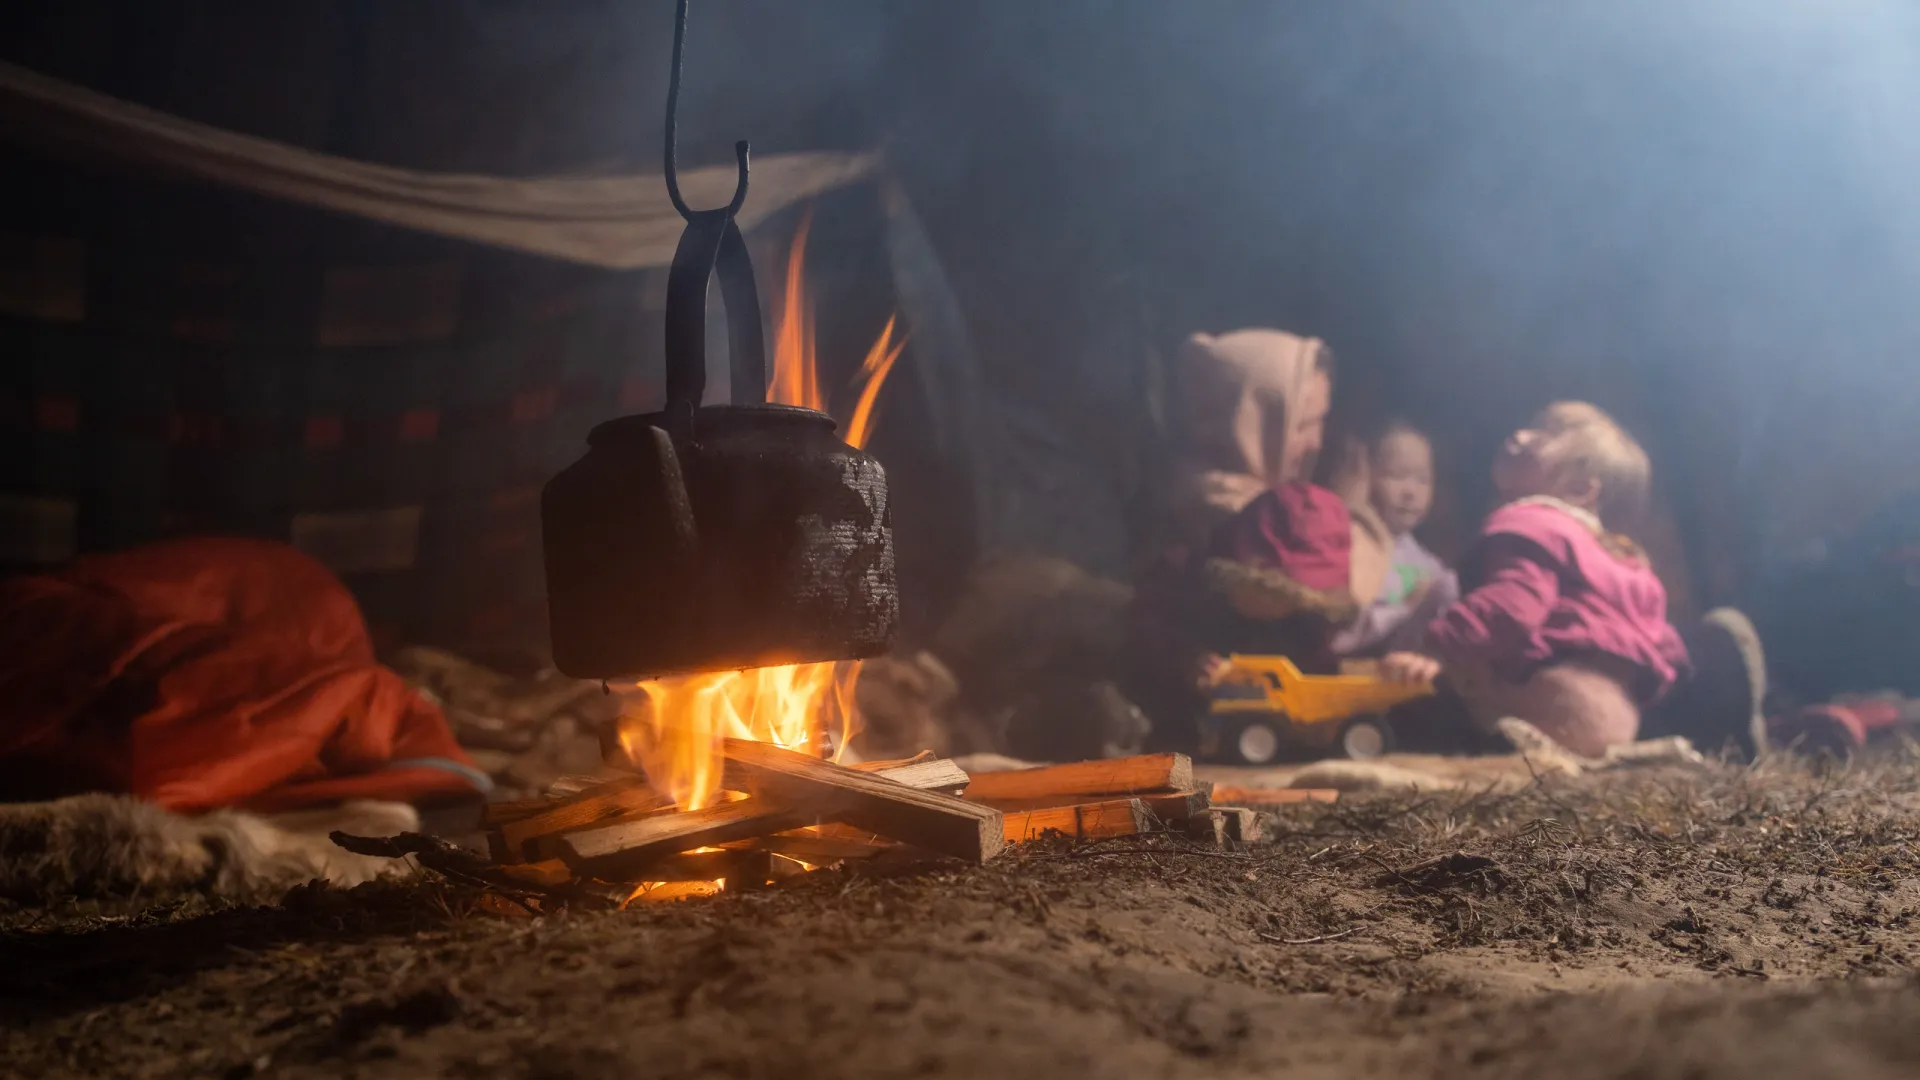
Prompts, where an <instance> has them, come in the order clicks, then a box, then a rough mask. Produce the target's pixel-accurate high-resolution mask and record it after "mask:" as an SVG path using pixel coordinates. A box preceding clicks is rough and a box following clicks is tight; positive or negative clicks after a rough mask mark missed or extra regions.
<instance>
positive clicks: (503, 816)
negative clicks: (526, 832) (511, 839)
mask: <svg viewBox="0 0 1920 1080" xmlns="http://www.w3.org/2000/svg"><path fill="white" fill-rule="evenodd" d="M558 805H560V804H559V802H558V800H555V799H551V798H548V797H546V796H544V795H543V796H540V797H538V798H533V799H508V800H505V801H502V802H495V803H488V804H487V805H486V806H485V808H483V809H482V810H481V811H480V824H482V825H484V826H486V827H487V828H490V829H497V828H499V827H500V826H502V825H505V824H506V823H507V822H509V821H519V820H520V819H522V818H530V817H532V816H533V815H535V814H540V813H545V812H546V811H548V810H551V809H553V808H554V807H556V806H558Z"/></svg>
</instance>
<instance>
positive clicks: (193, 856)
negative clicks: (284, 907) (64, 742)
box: [0, 795, 420, 904]
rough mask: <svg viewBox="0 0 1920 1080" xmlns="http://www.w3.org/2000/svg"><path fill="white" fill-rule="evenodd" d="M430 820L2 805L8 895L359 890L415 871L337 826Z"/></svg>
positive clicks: (395, 828) (363, 829)
mask: <svg viewBox="0 0 1920 1080" xmlns="http://www.w3.org/2000/svg"><path fill="white" fill-rule="evenodd" d="M419 826H420V817H419V815H418V814H417V813H415V812H414V809H413V807H411V806H408V805H406V804H405V803H389V802H370V801H363V802H350V803H345V804H342V805H340V806H338V807H328V808H325V809H319V810H305V811H299V812H296V813H287V814H274V815H271V816H266V815H259V814H248V813H243V812H241V811H237V810H220V811H215V812H213V813H210V814H204V815H200V816H197V817H187V816H184V815H181V814H175V813H170V812H169V811H166V810H162V809H161V808H159V807H157V806H154V805H153V804H151V803H147V802H142V801H141V800H139V799H135V798H132V797H129V796H125V795H76V796H73V797H71V798H66V799H57V800H55V801H53V802H38V803H9V804H0V896H4V897H6V898H8V899H11V900H15V901H19V902H22V903H29V904H45V903H49V902H53V901H56V900H60V899H64V898H68V897H74V898H80V899H98V900H122V899H129V898H132V897H136V896H137V897H141V898H147V899H152V898H156V897H159V896H164V895H179V894H186V893H199V894H202V895H205V896H208V897H211V898H215V899H221V900H231V901H236V902H241V903H248V902H256V901H263V900H269V899H274V898H277V897H278V896H280V895H281V894H282V893H284V892H285V891H286V890H287V889H290V888H292V887H293V886H295V885H301V884H305V883H306V882H309V881H313V880H315V879H320V880H324V881H327V882H330V883H332V884H335V885H339V886H342V887H349V886H353V885H358V884H360V883H362V882H366V881H371V880H373V879H374V878H377V877H390V876H397V875H405V874H409V873H412V872H413V870H414V867H413V865H412V862H411V861H410V860H401V859H380V858H371V857H368V856H364V855H353V854H350V853H348V852H345V851H342V850H341V849H339V848H338V847H336V846H334V844H333V842H332V841H331V840H329V839H327V834H328V833H329V832H331V831H332V830H334V829H341V830H344V831H346V832H350V833H354V834H356V835H360V836H392V835H394V834H396V833H402V832H410V831H413V830H415V829H418V828H419Z"/></svg>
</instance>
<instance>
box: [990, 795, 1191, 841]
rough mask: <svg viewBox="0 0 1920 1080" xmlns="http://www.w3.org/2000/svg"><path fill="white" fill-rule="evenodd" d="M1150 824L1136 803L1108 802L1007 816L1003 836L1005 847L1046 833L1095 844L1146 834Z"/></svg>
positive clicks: (1149, 817) (1150, 817) (1142, 806)
mask: <svg viewBox="0 0 1920 1080" xmlns="http://www.w3.org/2000/svg"><path fill="white" fill-rule="evenodd" d="M1153 821H1154V819H1153V815H1152V812H1151V811H1149V810H1148V809H1147V807H1146V804H1145V803H1143V802H1142V801H1140V800H1139V799H1109V800H1107V801H1105V802H1094V803H1080V804H1079V805H1077V806H1056V807H1050V808H1047V809H1042V810H1022V811H1018V812H1015V813H1011V814H1008V815H1006V824H1005V835H1006V839H1007V842H1008V843H1009V844H1017V843H1020V842H1022V841H1026V840H1034V839H1037V838H1039V837H1041V836H1044V835H1046V834H1047V833H1060V834H1061V835H1063V836H1066V837H1069V838H1071V839H1074V840H1098V839H1101V838H1103V837H1108V836H1133V835H1135V834H1138V833H1143V832H1150V831H1152V829H1153Z"/></svg>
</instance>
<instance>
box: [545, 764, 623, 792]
mask: <svg viewBox="0 0 1920 1080" xmlns="http://www.w3.org/2000/svg"><path fill="white" fill-rule="evenodd" d="M621 780H645V777H642V776H641V775H640V774H638V773H634V772H628V771H625V770H617V769H608V770H607V771H606V772H604V773H599V774H582V773H569V774H568V775H566V776H557V777H554V780H553V783H551V784H548V785H547V797H548V798H550V799H569V798H572V797H573V796H575V795H579V794H581V793H583V792H585V791H588V790H590V789H592V788H597V787H600V786H601V785H603V784H611V783H615V782H618V781H621Z"/></svg>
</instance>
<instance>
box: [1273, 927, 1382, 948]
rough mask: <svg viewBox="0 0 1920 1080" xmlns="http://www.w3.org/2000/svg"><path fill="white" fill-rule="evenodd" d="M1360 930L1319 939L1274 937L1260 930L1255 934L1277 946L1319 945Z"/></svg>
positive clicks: (1325, 935) (1344, 931)
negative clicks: (1261, 932)
mask: <svg viewBox="0 0 1920 1080" xmlns="http://www.w3.org/2000/svg"><path fill="white" fill-rule="evenodd" d="M1359 929H1360V928H1359V927H1357V926H1349V927H1347V928H1346V929H1345V930H1342V931H1340V932H1339V933H1337V934H1321V935H1319V936H1317V937H1303V938H1286V937H1274V936H1273V935H1272V934H1260V932H1259V931H1258V930H1256V931H1254V933H1256V934H1259V935H1260V940H1261V941H1271V942H1273V943H1275V944H1277V945H1318V944H1319V943H1321V942H1323V941H1338V940H1340V939H1341V938H1343V937H1346V936H1347V935H1348V934H1351V933H1353V932H1355V931H1357V930H1359Z"/></svg>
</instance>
